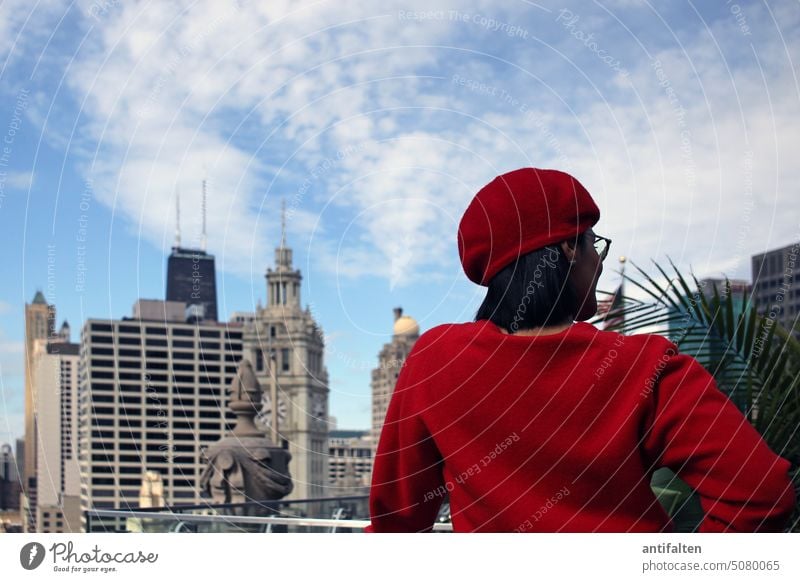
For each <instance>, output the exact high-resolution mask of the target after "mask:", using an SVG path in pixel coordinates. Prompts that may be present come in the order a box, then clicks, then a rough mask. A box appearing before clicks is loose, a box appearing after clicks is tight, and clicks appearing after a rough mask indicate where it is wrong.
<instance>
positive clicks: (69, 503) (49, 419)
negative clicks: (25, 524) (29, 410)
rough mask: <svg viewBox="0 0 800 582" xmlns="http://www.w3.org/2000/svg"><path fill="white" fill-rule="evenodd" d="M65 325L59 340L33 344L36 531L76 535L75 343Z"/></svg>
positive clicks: (78, 504) (76, 350) (77, 484)
mask: <svg viewBox="0 0 800 582" xmlns="http://www.w3.org/2000/svg"><path fill="white" fill-rule="evenodd" d="M69 339H70V338H69V326H68V325H67V324H66V323H65V324H64V325H63V326H62V328H61V331H60V332H59V336H58V339H54V340H50V341H47V340H42V341H40V342H37V346H36V353H35V356H34V360H35V376H34V378H35V379H34V385H35V393H36V396H37V414H36V416H37V423H38V425H39V427H40V430H39V435H38V439H37V443H36V485H37V505H36V531H37V532H39V533H63V532H78V531H80V497H79V495H80V469H79V466H78V450H77V447H78V365H79V348H80V345H79V344H74V343H70V341H69Z"/></svg>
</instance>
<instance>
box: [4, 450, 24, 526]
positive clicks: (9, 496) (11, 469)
mask: <svg viewBox="0 0 800 582" xmlns="http://www.w3.org/2000/svg"><path fill="white" fill-rule="evenodd" d="M19 477H20V475H19V471H18V467H17V460H16V458H15V456H14V450H13V449H12V448H11V445H9V444H3V446H2V447H0V512H2V511H16V510H19V496H20V490H21V488H20V482H19Z"/></svg>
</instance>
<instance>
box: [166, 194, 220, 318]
mask: <svg viewBox="0 0 800 582" xmlns="http://www.w3.org/2000/svg"><path fill="white" fill-rule="evenodd" d="M180 220H181V218H180V199H179V198H177V197H176V199H175V244H174V245H173V247H172V253H171V254H170V255H169V259H168V260H167V301H182V302H183V303H185V304H186V310H187V314H186V315H187V319H191V320H193V321H196V320H200V319H204V320H206V321H217V278H216V269H215V267H214V256H213V255H209V254H208V253H207V252H206V181H205V180H203V198H202V220H203V226H202V232H201V235H200V248H184V247H183V246H182V244H181V225H180Z"/></svg>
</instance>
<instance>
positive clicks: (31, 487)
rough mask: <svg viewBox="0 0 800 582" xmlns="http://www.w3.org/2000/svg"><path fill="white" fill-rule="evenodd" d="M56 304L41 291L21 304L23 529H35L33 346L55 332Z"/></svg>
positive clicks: (35, 436)
mask: <svg viewBox="0 0 800 582" xmlns="http://www.w3.org/2000/svg"><path fill="white" fill-rule="evenodd" d="M55 320H56V307H55V305H51V304H48V303H47V301H46V300H45V298H44V295H43V294H42V292H41V291H37V292H36V294H35V295H34V298H33V301H32V302H31V303H26V304H25V447H24V460H23V463H22V465H23V475H22V491H23V496H24V498H23V499H22V502H21V505H22V512H23V515H22V521H23V528H24V529H25V531H30V532H33V531H36V439H37V424H36V404H37V402H36V394H35V393H34V365H33V364H34V362H33V355H34V347H35V344H36V342H37V341H43V340H45V341H46V340H47V339H49V338H51V337H52V336H53V335H54V334H55Z"/></svg>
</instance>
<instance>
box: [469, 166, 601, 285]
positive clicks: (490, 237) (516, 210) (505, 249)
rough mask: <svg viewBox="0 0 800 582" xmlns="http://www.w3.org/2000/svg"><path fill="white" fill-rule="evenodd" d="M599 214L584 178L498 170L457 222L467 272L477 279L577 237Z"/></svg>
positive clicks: (529, 170)
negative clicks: (549, 246) (497, 173)
mask: <svg viewBox="0 0 800 582" xmlns="http://www.w3.org/2000/svg"><path fill="white" fill-rule="evenodd" d="M599 219H600V210H599V209H598V208H597V204H595V202H594V200H592V197H591V195H590V194H589V192H587V191H586V188H584V187H583V186H582V185H581V183H580V182H578V181H577V180H576V179H575V178H573V177H572V176H570V175H569V174H565V173H564V172H559V171H558V170H540V169H537V168H522V169H520V170H514V171H513V172H509V173H507V174H503V175H501V176H498V177H497V178H495V179H494V180H492V181H491V182H489V184H487V185H486V186H484V187H483V188H482V189H481V191H480V192H478V193H477V194H476V195H475V198H473V199H472V202H471V203H470V205H469V207H467V210H466V212H464V216H463V217H462V218H461V224H460V225H459V227H458V254H459V256H460V257H461V264H462V265H463V267H464V272H465V273H466V274H467V277H469V279H470V280H471V281H474V282H475V283H477V284H478V285H488V284H489V281H490V280H491V279H492V277H494V276H495V275H496V274H497V273H498V272H499V271H501V270H502V269H503V268H504V267H506V266H507V265H510V264H511V263H513V262H514V261H515V260H516V259H517V258H518V257H520V256H522V255H524V254H526V253H529V252H531V251H534V250H536V249H540V248H542V247H545V246H547V245H549V244H553V243H556V242H560V241H563V240H567V239H570V238H573V239H574V238H575V237H576V236H577V235H578V234H579V233H581V232H583V231H585V230H586V229H587V228H589V227H591V226H593V225H594V224H595V223H597V221H598V220H599Z"/></svg>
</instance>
